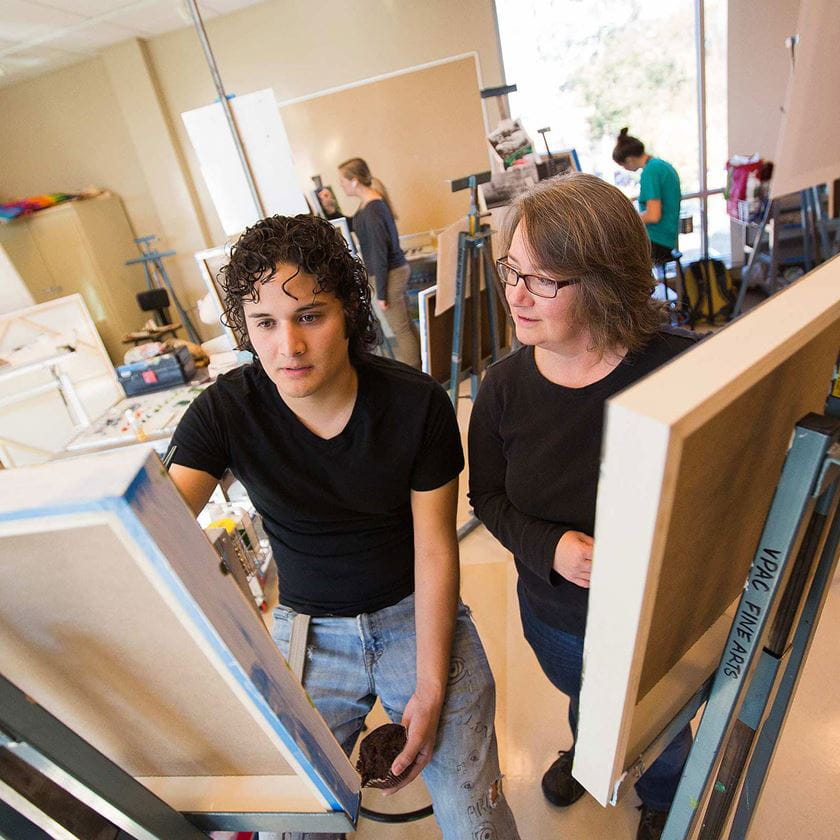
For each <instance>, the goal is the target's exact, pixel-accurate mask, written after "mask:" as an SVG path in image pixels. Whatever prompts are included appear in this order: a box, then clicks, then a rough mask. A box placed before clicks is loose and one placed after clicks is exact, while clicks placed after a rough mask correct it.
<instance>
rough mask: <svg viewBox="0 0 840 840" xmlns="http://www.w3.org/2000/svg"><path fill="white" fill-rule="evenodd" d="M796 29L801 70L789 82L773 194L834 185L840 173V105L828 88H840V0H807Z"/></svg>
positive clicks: (771, 186)
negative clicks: (830, 97)
mask: <svg viewBox="0 0 840 840" xmlns="http://www.w3.org/2000/svg"><path fill="white" fill-rule="evenodd" d="M794 32H796V33H797V34H798V36H799V42H798V44H797V45H796V69H795V70H793V69H792V70H791V74H790V79H789V81H788V88H787V95H786V97H785V105H784V108H783V109H782V124H781V128H780V131H779V142H778V145H777V147H776V154H775V155H774V156H773V160H774V161H775V162H776V167H775V169H774V171H773V180H772V181H771V182H770V190H771V196H772V197H773V198H776V197H778V196H782V195H787V194H788V193H792V192H797V191H798V190H802V189H807V188H808V187H815V186H817V185H818V184H830V183H831V182H832V181H833V180H834V179H835V178H836V177H837V176H838V175H840V150H838V147H837V137H838V135H840V109H838V108H836V107H833V106H831V105H830V104H829V103H827V102H826V99H825V92H826V91H831V90H837V89H838V87H840V54H838V51H837V43H838V41H840V15H839V14H838V13H837V3H836V2H835V0H802V2H801V3H800V4H799V19H798V21H797V25H796V29H795V30H794ZM791 34H793V33H791Z"/></svg>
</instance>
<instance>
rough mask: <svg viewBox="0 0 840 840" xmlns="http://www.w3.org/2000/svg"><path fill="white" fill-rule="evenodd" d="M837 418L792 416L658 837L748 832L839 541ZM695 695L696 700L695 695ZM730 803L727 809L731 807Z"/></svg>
mask: <svg viewBox="0 0 840 840" xmlns="http://www.w3.org/2000/svg"><path fill="white" fill-rule="evenodd" d="M839 485H840V419H836V418H831V417H826V416H823V415H819V414H809V415H807V416H806V417H804V418H803V419H802V420H800V421H799V423H797V425H796V427H795V430H794V436H793V443H792V445H791V448H790V450H789V451H788V455H787V458H786V460H785V464H784V467H783V469H782V473H781V477H780V479H779V483H778V486H777V488H776V493H775V495H774V497H773V502H772V504H771V507H770V511H769V513H768V515H767V519H766V521H765V525H764V530H763V532H762V535H761V539H760V541H759V544H758V547H757V549H756V552H755V556H754V559H753V563H752V566H751V567H750V571H749V576H748V578H747V582H746V586H745V588H744V593H743V595H742V596H741V599H740V602H739V604H738V609H737V612H736V615H735V619H734V621H733V624H732V629H731V631H730V633H729V637H728V639H727V642H726V646H725V648H724V653H723V656H722V658H721V662H720V665H719V667H718V669H717V672H716V674H715V675H714V679H713V681H712V684H711V690H710V693H709V695H708V699H707V700H706V708H705V710H704V712H703V717H702V719H701V722H700V726H699V728H698V730H697V734H696V737H695V740H694V746H693V747H692V750H691V753H690V755H689V758H688V763H687V764H686V766H685V769H684V771H683V776H682V779H681V781H680V785H679V788H678V789H677V794H676V798H675V799H674V803H673V805H672V806H671V812H670V814H669V816H668V821H667V823H666V825H665V830H664V833H663V835H662V837H663V840H684V838H687V837H690V836H693V835H694V832H695V831H697V830H698V827H699V834H698V835H697V836H698V837H699V838H700V840H716V839H717V838H720V837H723V836H724V831H725V830H726V828H727V825H728V824H729V823H730V818H731V820H732V821H731V826H730V828H729V833H728V835H727V836H728V837H729V838H730V840H742V838H745V837H746V834H747V831H748V829H749V826H750V822H751V820H752V817H753V814H754V811H755V808H756V804H757V801H758V798H759V796H760V794H761V790H762V788H763V785H764V781H765V779H766V776H767V771H768V768H769V766H770V762H771V760H772V758H773V753H774V751H775V748H776V744H777V742H778V738H779V734H780V732H781V729H782V726H783V724H784V721H785V718H786V716H787V713H788V711H789V709H790V705H791V703H792V701H793V695H794V692H795V690H796V686H797V683H798V681H799V677H800V675H801V673H802V668H803V666H804V664H805V659H806V657H807V654H808V650H809V648H810V645H811V641H812V639H813V636H814V631H815V629H816V625H817V622H818V621H819V617H820V613H821V611H822V607H823V604H824V603H825V599H826V596H827V593H828V589H829V586H830V584H831V580H832V577H833V575H834V570H835V567H836V564H837V554H838V548H840V512H838V501H840V486H839ZM700 699H702V698H700ZM736 797H737V807H736V809H735V813H734V817H732V816H731V815H732V809H733V807H734V806H735V803H736Z"/></svg>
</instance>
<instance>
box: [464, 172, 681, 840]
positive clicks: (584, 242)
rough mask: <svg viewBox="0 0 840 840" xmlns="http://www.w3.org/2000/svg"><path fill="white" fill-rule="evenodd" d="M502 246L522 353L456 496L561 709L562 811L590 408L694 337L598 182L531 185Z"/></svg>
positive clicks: (656, 788)
mask: <svg viewBox="0 0 840 840" xmlns="http://www.w3.org/2000/svg"><path fill="white" fill-rule="evenodd" d="M503 243H504V244H505V245H506V249H505V250H504V251H503V253H504V256H503V257H502V258H501V259H500V260H499V261H498V263H497V268H498V273H499V279H500V281H501V283H502V284H503V289H504V294H505V298H506V300H507V303H508V306H509V308H510V313H511V317H512V319H513V323H514V327H515V329H516V337H517V338H518V339H519V341H520V342H521V344H522V347H520V349H518V350H516V351H515V352H513V353H511V354H510V355H509V356H507V357H505V358H504V359H502V360H501V361H499V362H497V363H496V364H495V365H493V366H492V367H491V368H490V369H489V370H488V372H487V376H486V378H485V380H484V382H483V383H482V386H481V388H480V390H479V393H478V398H477V400H476V402H475V406H474V407H473V411H472V418H471V421H470V431H469V460H470V500H471V502H472V505H473V508H474V509H475V513H476V515H477V516H478V518H479V519H480V520H481V521H482V522H483V523H484V524H485V525H486V526H487V528H488V530H489V531H490V532H491V533H492V534H493V535H494V536H495V537H496V538H497V539H498V540H499V541H500V542H501V543H502V544H503V545H504V546H505V547H506V548H507V549H509V550H510V551H511V552H512V553H513V555H514V559H515V562H516V568H517V571H518V573H519V580H518V596H519V605H520V614H521V618H522V627H523V630H524V632H525V637H526V639H527V640H528V642H529V643H530V645H531V647H532V648H533V650H534V653H535V654H536V656H537V659H538V661H539V663H540V665H541V667H542V669H543V671H544V672H545V674H546V676H547V677H548V678H549V680H551V682H552V683H553V684H554V685H555V686H556V687H557V688H558V689H560V691H562V692H563V693H565V694H566V695H568V697H569V724H570V726H571V731H572V746H571V748H570V749H568V750H565V751H561V752H560V757H559V758H558V759H556V760H555V761H554V763H553V764H552V765H551V766H550V767H549V768H548V770H547V772H546V773H545V775H544V776H543V780H542V788H543V793H544V795H545V797H546V798H547V799H548V800H549V802H551V803H553V804H554V805H557V806H560V807H563V806H567V805H571V804H572V803H573V802H575V801H576V800H577V799H579V798H580V797H581V796H582V795H583V793H584V790H583V788H582V787H581V785H580V784H579V783H578V782H577V781H576V780H575V779H574V778H573V777H572V775H571V768H572V760H573V756H574V738H575V735H576V730H577V720H578V696H579V693H580V680H581V667H582V656H583V636H584V631H585V628H586V611H587V598H588V593H589V581H590V573H591V569H592V554H593V549H594V543H593V538H592V535H593V533H594V525H595V494H596V489H597V485H598V470H599V460H600V452H601V436H602V431H603V414H604V403H605V401H606V400H607V398H609V397H610V396H612V395H613V394H615V393H616V392H617V391H620V390H622V389H623V388H626V387H627V386H628V385H630V384H632V383H633V382H635V381H636V380H637V379H640V378H641V377H643V376H645V375H646V374H648V373H650V372H651V371H652V370H654V369H655V368H657V367H659V366H660V365H662V364H664V363H665V362H667V361H668V360H669V359H672V358H673V357H674V356H676V355H677V354H678V353H681V352H682V351H684V350H686V349H687V348H688V347H690V346H691V344H692V342H693V339H692V338H691V337H690V336H689V335H688V334H686V333H682V334H676V332H675V331H673V330H670V329H669V328H667V327H666V326H665V324H666V320H667V316H666V313H665V311H664V309H663V305H662V304H661V303H659V302H657V301H654V300H653V299H652V298H651V292H652V291H653V278H652V276H651V272H650V245H649V244H648V237H647V233H646V231H645V226H644V224H643V222H642V221H641V219H640V218H639V215H638V214H637V213H636V211H635V210H634V208H633V205H632V204H631V203H630V201H628V199H627V198H625V196H624V195H623V194H622V193H621V191H620V190H618V189H617V188H616V187H614V186H611V185H610V184H607V183H606V182H605V181H602V180H601V179H599V178H596V177H594V176H593V175H586V174H583V173H577V172H576V173H571V174H568V175H564V176H561V177H559V178H555V179H552V180H550V181H546V182H543V183H541V184H539V185H538V186H536V187H535V188H533V189H532V190H531V191H530V192H529V193H527V194H526V195H524V196H522V197H521V198H519V199H518V200H517V202H516V203H515V204H514V206H513V208H512V210H511V213H510V215H509V217H508V221H507V224H506V232H505V235H504V236H503ZM627 444H628V446H632V445H633V442H632V441H628V442H627ZM690 745H691V733H690V730H689V728H688V727H686V728H685V730H684V731H683V732H681V733H680V735H679V736H678V737H677V738H676V739H675V740H674V741H673V742H672V744H671V745H670V746H669V747H668V748H667V749H666V750H665V752H664V753H663V754H662V756H661V757H660V759H659V760H658V761H657V762H656V763H655V764H653V765H652V766H651V768H650V769H649V770H648V772H647V773H645V775H644V776H643V777H642V778H641V779H640V780H639V781H638V782H637V784H636V790H637V792H638V794H639V796H640V798H641V800H642V820H641V823H640V826H639V833H638V834H637V837H638V838H640V840H649V838H656V837H659V835H660V833H661V831H662V828H663V827H664V822H665V816H666V815H667V811H668V809H669V808H670V805H671V802H672V800H673V797H674V794H675V793H676V787H677V784H678V782H679V778H680V773H681V772H682V767H683V764H684V763H685V760H686V757H687V755H688V751H689V748H690Z"/></svg>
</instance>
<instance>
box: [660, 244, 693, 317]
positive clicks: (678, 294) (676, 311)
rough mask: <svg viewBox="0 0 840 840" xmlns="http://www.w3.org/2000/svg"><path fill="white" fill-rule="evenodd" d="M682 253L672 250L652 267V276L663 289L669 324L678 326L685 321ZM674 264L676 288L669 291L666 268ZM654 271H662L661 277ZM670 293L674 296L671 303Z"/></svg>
mask: <svg viewBox="0 0 840 840" xmlns="http://www.w3.org/2000/svg"><path fill="white" fill-rule="evenodd" d="M681 260H682V251H680V250H678V249H677V248H674V249H673V250H672V251H671V254H670V256H669V257H668V258H667V259H664V260H661V261H660V262H657V263H656V264H655V265H654V276H656V279H657V280H659V281H660V282H661V283H662V285H663V286H664V287H665V300H666V301H667V303H668V310H669V311H670V313H671V324H672V325H673V326H678V325H680V324H682V323H684V321H685V316H684V313H685V308H686V307H685V275H684V274H683V267H682V262H681ZM671 263H674V264H675V265H676V267H677V283H676V288H674V289H671V287H670V286H669V285H668V266H669V265H670V264H671ZM656 269H661V270H662V275H661V277H660V276H658V272H657V271H656ZM671 292H673V294H674V298H673V303H672V301H671Z"/></svg>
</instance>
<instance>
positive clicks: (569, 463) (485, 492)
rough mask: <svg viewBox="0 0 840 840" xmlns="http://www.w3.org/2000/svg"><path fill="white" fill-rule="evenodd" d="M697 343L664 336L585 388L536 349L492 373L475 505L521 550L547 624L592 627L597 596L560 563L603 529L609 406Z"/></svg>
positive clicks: (476, 440) (479, 418)
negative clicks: (539, 358)
mask: <svg viewBox="0 0 840 840" xmlns="http://www.w3.org/2000/svg"><path fill="white" fill-rule="evenodd" d="M693 342H694V338H693V337H691V336H690V335H689V334H686V333H682V334H675V333H668V332H662V333H660V334H658V335H657V336H655V337H654V338H653V339H652V340H651V341H650V342H649V343H648V344H647V346H646V347H644V348H643V349H642V350H640V351H639V352H638V353H635V354H633V355H632V356H627V357H626V358H625V359H624V360H623V361H622V362H621V363H620V364H619V365H618V366H617V367H616V368H615V369H614V370H613V371H612V372H611V373H610V374H608V375H607V376H605V377H604V378H603V379H601V380H599V381H598V382H594V383H593V384H591V385H587V386H586V387H584V388H566V387H563V386H562V385H555V384H554V383H553V382H549V381H548V380H547V379H546V378H545V377H544V376H543V375H542V374H541V373H540V372H539V370H538V369H537V366H536V363H535V361H534V348H533V347H523V348H521V349H520V350H517V351H516V352H515V353H512V354H511V355H510V356H507V357H505V358H504V359H502V360H501V361H499V362H497V363H496V364H494V365H492V366H491V367H490V369H489V370H488V372H487V376H486V378H485V380H484V382H483V383H482V385H481V388H480V390H479V392H478V398H477V399H476V403H475V406H474V407H473V411H472V417H471V420H470V432H469V452H470V501H471V502H472V505H473V508H474V509H475V512H476V515H477V516H478V518H479V519H480V520H481V521H482V522H483V523H484V524H485V525H486V526H487V529H488V530H489V531H490V532H491V533H492V534H493V535H494V536H495V537H496V538H497V539H498V540H499V541H500V542H501V543H502V545H504V546H505V547H506V548H507V549H509V550H510V551H511V552H512V553H513V555H514V559H515V562H516V567H517V570H518V571H519V575H520V582H521V584H522V586H523V587H524V591H525V596H526V597H527V599H528V603H529V604H530V606H531V607H532V609H533V610H534V612H535V614H536V615H537V616H538V617H539V618H540V619H541V620H542V621H544V622H545V623H546V624H549V625H551V626H552V627H557V628H559V629H561V630H564V631H566V632H567V633H574V634H575V635H577V636H583V634H584V631H585V629H586V610H587V605H588V600H589V590H588V589H583V588H582V587H580V586H576V585H575V584H573V583H571V582H570V581H568V580H566V579H565V578H563V577H561V576H560V575H558V574H557V573H556V572H555V571H554V570H553V568H552V565H553V562H554V550H555V548H556V546H557V542H558V540H559V539H560V537H562V536H563V534H564V533H565V532H566V531H582V532H583V533H585V534H589V535H593V534H594V531H595V496H596V491H597V488H598V473H599V468H600V458H601V437H602V433H603V426H604V403H605V401H606V400H607V399H608V398H609V397H611V396H612V395H613V394H615V393H617V392H618V391H621V390H622V389H623V388H626V387H627V386H628V385H631V384H633V383H634V382H636V381H637V380H638V379H641V378H642V377H643V376H645V375H646V374H648V373H650V372H651V371H653V370H655V369H656V368H657V367H659V366H660V365H662V364H664V363H665V362H667V361H669V360H670V359H672V358H673V357H674V356H676V355H677V354H679V353H681V352H682V351H683V350H686V349H688V348H689V347H690V346H691V345H692V344H693ZM627 444H628V446H632V445H633V442H632V441H628V442H627Z"/></svg>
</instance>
